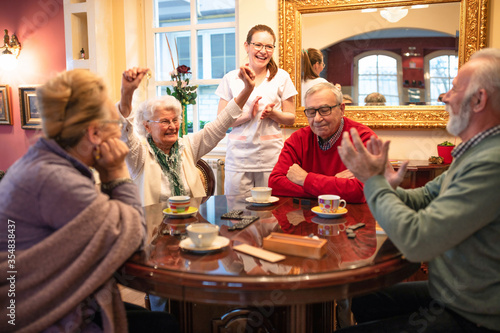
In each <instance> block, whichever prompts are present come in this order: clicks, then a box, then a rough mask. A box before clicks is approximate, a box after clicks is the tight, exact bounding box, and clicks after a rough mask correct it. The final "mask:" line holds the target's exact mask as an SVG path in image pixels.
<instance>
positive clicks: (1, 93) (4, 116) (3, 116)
mask: <svg viewBox="0 0 500 333" xmlns="http://www.w3.org/2000/svg"><path fill="white" fill-rule="evenodd" d="M0 125H12V108H11V106H10V88H9V86H7V85H0Z"/></svg>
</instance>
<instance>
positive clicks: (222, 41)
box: [198, 28, 236, 79]
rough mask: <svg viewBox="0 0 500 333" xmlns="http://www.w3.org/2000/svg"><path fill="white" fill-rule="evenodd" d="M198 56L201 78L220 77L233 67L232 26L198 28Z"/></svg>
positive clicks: (233, 41) (234, 55) (233, 34)
mask: <svg viewBox="0 0 500 333" xmlns="http://www.w3.org/2000/svg"><path fill="white" fill-rule="evenodd" d="M198 58H199V60H198V63H199V64H200V63H201V64H202V65H201V66H199V69H200V71H199V77H200V78H201V79H221V78H222V77H224V75H225V74H227V73H228V72H230V71H232V70H233V69H235V68H236V60H235V59H236V54H235V33H234V28H223V29H206V30H199V31H198Z"/></svg>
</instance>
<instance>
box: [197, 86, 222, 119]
mask: <svg viewBox="0 0 500 333" xmlns="http://www.w3.org/2000/svg"><path fill="white" fill-rule="evenodd" d="M217 86H218V85H202V86H200V87H199V88H198V101H199V103H198V119H199V121H200V129H202V128H203V126H205V124H206V123H208V122H211V121H213V120H215V118H217V106H218V105H219V96H217V95H216V94H215V90H216V89H217Z"/></svg>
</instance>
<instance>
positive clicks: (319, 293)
mask: <svg viewBox="0 0 500 333" xmlns="http://www.w3.org/2000/svg"><path fill="white" fill-rule="evenodd" d="M202 201H204V202H203V203H202ZM316 204H317V202H316V201H315V200H307V199H300V200H299V199H293V198H287V197H282V198H279V201H278V202H275V203H273V204H272V205H269V206H254V205H251V204H249V203H248V202H247V201H246V200H245V197H240V196H236V197H226V196H213V197H209V198H208V200H207V198H204V199H201V198H200V199H193V203H192V206H194V207H197V208H198V209H199V210H198V212H197V213H196V214H195V215H194V216H192V217H188V218H172V217H169V216H164V215H163V213H162V209H163V208H164V207H163V206H162V205H161V204H158V205H152V206H149V207H146V208H145V213H146V218H147V222H148V230H149V234H150V241H149V244H148V245H147V246H146V248H145V249H144V251H142V252H139V253H136V254H135V255H134V256H133V257H132V258H131V259H130V260H128V261H127V263H126V264H125V266H124V268H123V271H122V273H123V274H122V277H123V278H122V280H121V281H120V282H121V283H122V284H124V285H126V286H128V287H131V288H134V289H138V290H141V291H144V292H147V293H149V294H154V295H158V296H161V297H164V298H168V299H169V300H170V309H169V310H170V311H171V312H172V313H173V314H174V315H176V316H177V317H178V319H179V321H180V323H181V327H182V331H183V332H197V333H199V332H223V330H222V329H223V328H224V329H228V328H231V327H232V328H234V327H237V325H247V327H251V326H252V325H253V326H255V327H260V328H261V332H273V331H274V330H276V331H277V332H322V331H325V332H327V331H331V330H333V328H334V326H335V311H334V308H335V302H334V301H335V300H336V299H347V298H350V297H352V296H354V295H359V294H363V293H367V292H370V291H374V290H377V289H380V288H383V287H386V286H390V285H392V284H395V283H397V282H399V281H402V280H403V279H405V278H407V277H409V276H410V275H412V274H413V273H414V272H415V271H416V270H417V269H418V267H419V266H420V265H419V264H416V263H409V262H408V261H406V260H405V259H404V258H403V257H402V255H401V253H400V252H399V251H398V250H397V249H396V248H395V247H394V245H393V244H392V242H391V241H390V240H389V239H388V238H387V236H386V235H385V234H383V233H382V234H379V233H377V232H376V230H375V229H376V228H375V226H376V222H375V220H374V218H373V216H372V214H371V213H370V210H369V208H368V206H367V205H366V204H348V205H347V210H348V212H347V214H345V215H343V216H341V217H340V218H336V219H324V218H320V217H319V216H317V215H316V214H315V213H313V212H312V211H311V208H312V207H314V206H316ZM234 209H240V210H243V211H244V213H243V214H244V215H253V216H258V217H259V219H258V220H257V221H256V222H254V223H252V224H251V225H250V226H248V227H246V228H245V229H243V230H237V231H230V230H229V227H230V226H231V225H233V224H234V223H236V222H237V221H235V220H225V219H221V215H222V214H224V213H226V212H228V211H231V210H234ZM190 223H213V224H217V225H219V226H220V235H221V236H224V237H227V238H228V239H229V240H230V243H229V246H227V247H226V248H223V249H220V250H218V251H215V252H208V253H204V254H198V253H191V252H186V251H184V250H182V249H181V248H180V247H179V242H180V241H181V239H183V238H184V237H185V234H184V231H185V227H186V225H187V224H190ZM357 223H364V224H365V225H364V227H362V228H360V229H357V230H356V231H355V233H356V237H355V238H353V239H350V238H348V237H347V234H346V232H345V229H346V228H347V227H348V226H351V225H354V224H357ZM271 232H283V233H287V234H296V235H304V236H317V237H318V238H323V239H326V240H327V243H326V248H327V250H326V254H325V255H324V256H323V257H322V258H320V259H314V258H307V257H298V256H290V255H287V256H286V259H284V260H282V261H279V262H276V263H271V262H267V261H265V260H262V259H258V258H256V257H253V256H250V255H247V254H243V253H241V252H238V251H236V250H234V249H233V246H234V245H238V244H249V245H252V246H256V247H262V240H263V238H264V237H266V236H267V235H269V234H270V233H271ZM247 331H248V330H247ZM255 331H256V332H257V330H255Z"/></svg>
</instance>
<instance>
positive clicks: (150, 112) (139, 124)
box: [134, 95, 182, 137]
mask: <svg viewBox="0 0 500 333" xmlns="http://www.w3.org/2000/svg"><path fill="white" fill-rule="evenodd" d="M159 107H161V108H165V109H167V110H171V111H174V112H175V115H176V116H177V117H179V123H180V124H182V106H181V103H180V102H179V101H178V100H177V99H176V98H175V97H173V96H170V95H165V96H158V97H153V98H150V99H148V100H147V101H145V102H142V103H141V104H140V105H139V107H138V108H137V110H136V111H135V118H134V122H135V130H136V131H137V133H138V134H139V135H140V136H143V137H146V135H147V134H148V132H147V131H146V127H144V121H147V120H151V119H153V117H154V115H155V111H156V109H157V108H159Z"/></svg>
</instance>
